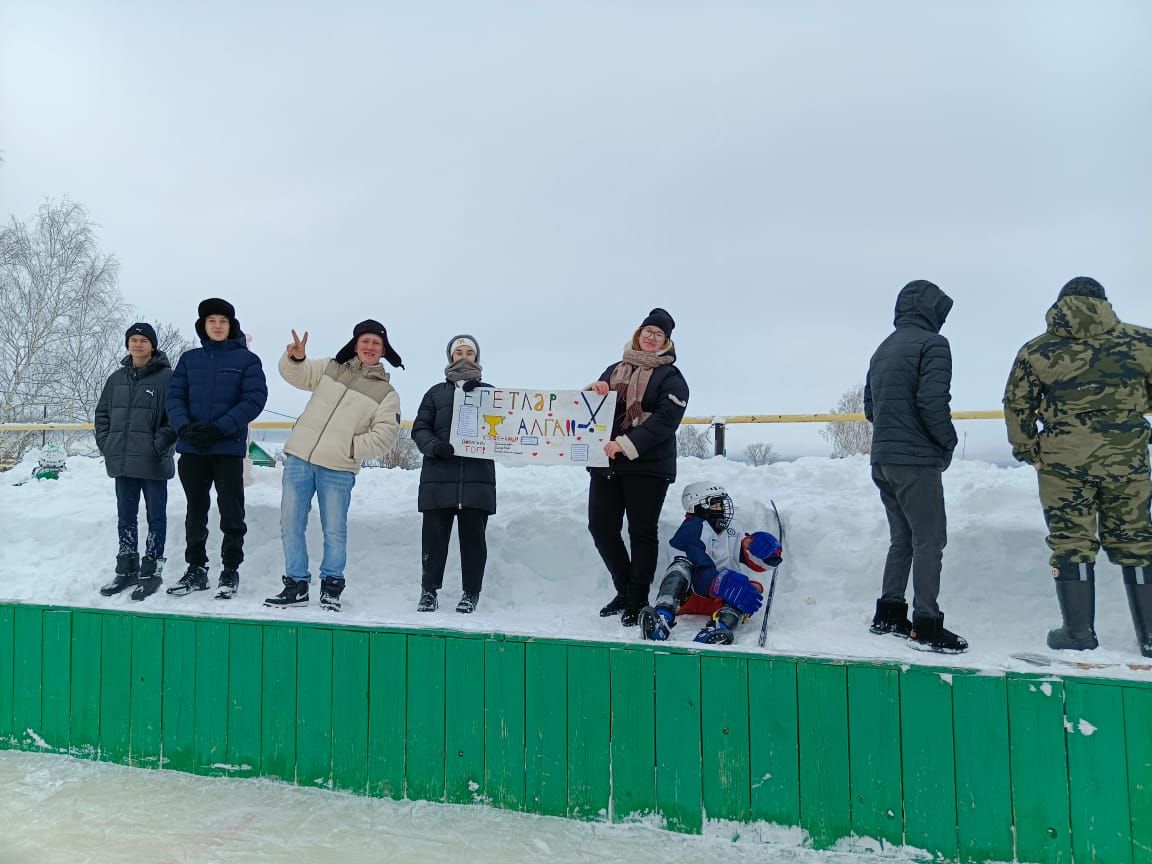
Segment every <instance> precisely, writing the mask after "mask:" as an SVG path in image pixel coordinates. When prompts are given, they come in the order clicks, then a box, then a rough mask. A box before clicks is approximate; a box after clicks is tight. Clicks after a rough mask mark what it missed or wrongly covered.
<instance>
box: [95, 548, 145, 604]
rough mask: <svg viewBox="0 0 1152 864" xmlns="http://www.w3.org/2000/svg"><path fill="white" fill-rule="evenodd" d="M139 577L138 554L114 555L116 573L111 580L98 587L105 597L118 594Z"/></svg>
mask: <svg viewBox="0 0 1152 864" xmlns="http://www.w3.org/2000/svg"><path fill="white" fill-rule="evenodd" d="M139 578H140V556H139V555H138V554H135V553H129V554H128V555H117V556H116V575H115V576H113V577H112V581H111V582H109V583H108V584H107V585H105V586H104V587H103V588H101V589H100V593H101V594H103V595H104V596H105V597H111V596H112V595H113V594H119V593H120V592H121V591H123V590H124V589H125V588H131V587H132V586H133V585H135V584H136V580H137V579H139Z"/></svg>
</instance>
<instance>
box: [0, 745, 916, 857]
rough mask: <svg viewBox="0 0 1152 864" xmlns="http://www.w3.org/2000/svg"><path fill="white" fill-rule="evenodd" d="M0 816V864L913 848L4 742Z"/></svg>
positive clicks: (774, 853)
mask: <svg viewBox="0 0 1152 864" xmlns="http://www.w3.org/2000/svg"><path fill="white" fill-rule="evenodd" d="M0 825H2V826H4V830H3V831H0V862H4V864H33V862H34V864H56V862H59V864H78V862H95V861H99V862H101V864H120V862H123V864H137V862H142V861H148V862H173V864H174V862H185V864H207V862H212V864H224V862H227V864H241V862H252V864H258V862H277V864H285V862H316V861H333V862H336V861H339V862H341V864H360V862H364V864H367V862H372V864H376V862H380V861H388V862H395V864H424V862H427V864H441V862H444V861H469V862H471V864H507V862H523V864H534V862H536V864H625V862H627V864H657V862H687V861H723V862H725V864H743V862H753V861H758V862H765V861H772V862H777V864H849V862H850V864H881V862H888V864H892V862H894V861H904V860H910V859H911V853H913V852H914V850H910V849H897V850H891V851H888V852H886V853H885V854H883V855H878V854H866V853H867V850H869V849H874V844H872V843H871V842H870V841H850V840H846V841H843V842H842V843H841V844H839V845H838V846H837V847H836V850H835V851H826V852H816V851H813V850H812V849H806V848H802V847H800V846H799V845H798V844H799V842H800V838H801V832H800V830H799V829H794V828H780V827H776V826H772V825H766V824H755V825H732V824H727V823H708V824H707V825H706V826H705V829H704V830H705V834H704V836H685V835H682V834H673V833H671V832H668V831H662V830H657V828H656V826H655V822H654V821H653V823H652V824H648V823H645V824H631V825H605V824H592V823H586V822H574V821H570V820H567V819H559V818H555V817H550V816H533V815H529V814H524V813H512V812H507V811H501V810H494V809H492V808H489V807H475V806H466V805H451V804H426V803H422V802H414V801H390V800H380V799H373V798H357V797H355V796H352V795H345V794H342V793H334V792H329V791H327V790H318V789H302V788H299V787H293V786H288V785H286V784H283V783H273V782H268V781H263V780H232V779H226V778H206V777H194V776H189V775H185V774H177V773H174V772H169V771H141V770H138V769H134V768H123V767H120V766H117V765H108V764H104V763H98V762H83V761H79V760H75V759H71V758H68V757H65V756H51V755H41V754H32V753H15V752H8V753H3V752H0ZM733 840H735V841H736V842H732V841H733ZM765 843H768V844H771V845H767V846H766V845H764V844H765ZM861 849H862V850H864V851H865V854H859V851H860V850H861ZM917 857H918V858H919V859H920V860H924V859H925V857H926V853H920V855H919V856H917Z"/></svg>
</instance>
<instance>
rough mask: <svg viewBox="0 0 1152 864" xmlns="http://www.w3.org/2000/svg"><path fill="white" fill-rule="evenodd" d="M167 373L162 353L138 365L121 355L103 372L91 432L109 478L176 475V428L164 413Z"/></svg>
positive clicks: (168, 367)
mask: <svg viewBox="0 0 1152 864" xmlns="http://www.w3.org/2000/svg"><path fill="white" fill-rule="evenodd" d="M171 377H172V366H171V364H170V363H169V362H168V357H167V355H166V354H165V353H164V352H163V351H157V352H156V353H155V354H153V355H152V359H151V360H149V361H148V363H147V364H146V365H144V366H141V367H140V368H136V367H135V366H133V365H132V358H131V357H130V356H129V357H125V358H124V359H123V360H121V361H120V368H119V369H117V370H116V371H115V372H113V373H112V374H111V375H109V376H108V380H107V381H106V382H105V384H104V389H103V390H102V391H101V392H100V400H99V401H98V402H97V403H96V418H95V425H96V430H95V431H96V446H97V447H99V448H100V452H101V453H102V454H104V467H105V469H106V470H107V471H108V476H109V477H134V478H137V479H140V480H168V479H170V478H171V477H172V476H173V475H174V474H175V473H176V465H175V463H174V462H173V461H172V453H173V451H174V450H175V447H176V430H174V429H173V428H172V427H171V426H169V425H168V415H167V414H166V413H165V411H164V398H165V396H166V395H167V392H168V380H169V379H170V378H171Z"/></svg>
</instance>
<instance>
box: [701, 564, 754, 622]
mask: <svg viewBox="0 0 1152 864" xmlns="http://www.w3.org/2000/svg"><path fill="white" fill-rule="evenodd" d="M708 593H709V594H710V595H711V596H713V597H719V598H720V599H721V600H723V601H724V602H725V603H728V604H730V605H731V606H733V607H735V608H736V609H737V610H739V611H740V612H742V613H744V614H745V615H751V614H753V613H754V612H755V611H756V610H757V609H759V608H760V606H761V605H763V603H764V598H763V596H761V594H760V592H759V591H757V590H756V588H755V587H754V586H753V585H752V584H751V583H750V582H749V581H748V577H747V576H745V575H744V574H743V573H738V572H736V571H735V570H721V571H720V573H719V575H717V577H716V578H715V579H713V580H712V585H711V587H710V588H709V589H708Z"/></svg>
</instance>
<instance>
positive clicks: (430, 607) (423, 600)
mask: <svg viewBox="0 0 1152 864" xmlns="http://www.w3.org/2000/svg"><path fill="white" fill-rule="evenodd" d="M439 606H440V601H439V600H437V599H436V592H435V591H421V592H420V601H419V602H418V603H417V604H416V611H417V612H435V611H436V609H437V608H438V607H439Z"/></svg>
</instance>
